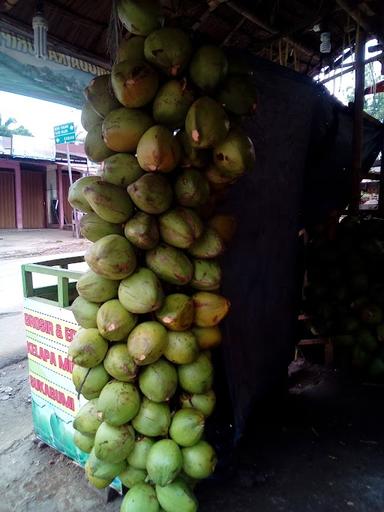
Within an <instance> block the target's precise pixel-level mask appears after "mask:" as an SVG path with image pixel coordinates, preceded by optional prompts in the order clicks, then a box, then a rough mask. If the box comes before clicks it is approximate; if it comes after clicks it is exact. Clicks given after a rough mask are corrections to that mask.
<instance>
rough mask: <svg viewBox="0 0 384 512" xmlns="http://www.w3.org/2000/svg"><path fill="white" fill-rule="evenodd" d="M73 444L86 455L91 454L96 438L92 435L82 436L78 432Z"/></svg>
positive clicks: (75, 433)
mask: <svg viewBox="0 0 384 512" xmlns="http://www.w3.org/2000/svg"><path fill="white" fill-rule="evenodd" d="M73 442H74V443H75V446H77V448H78V449H79V450H81V451H82V452H85V453H89V452H90V451H91V450H92V448H93V444H94V442H95V436H94V435H92V434H82V433H81V432H79V431H77V430H76V431H75V432H74V434H73Z"/></svg>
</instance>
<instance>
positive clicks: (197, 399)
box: [180, 389, 216, 418]
mask: <svg viewBox="0 0 384 512" xmlns="http://www.w3.org/2000/svg"><path fill="white" fill-rule="evenodd" d="M180 403H181V406H182V407H183V408H194V409H197V410H198V411H200V412H202V413H203V414H204V416H205V417H206V418H208V416H210V415H211V414H212V413H213V411H214V409H215V406H216V395H215V392H214V391H213V390H212V389H210V390H209V391H207V392H206V393H192V394H188V393H183V394H182V395H181V396H180Z"/></svg>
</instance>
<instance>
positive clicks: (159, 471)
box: [69, 0, 256, 512]
mask: <svg viewBox="0 0 384 512" xmlns="http://www.w3.org/2000/svg"><path fill="white" fill-rule="evenodd" d="M118 14H119V18H120V20H121V22H122V24H123V25H124V27H125V28H126V29H127V30H128V33H127V34H126V35H125V37H124V39H123V40H122V42H121V44H120V47H119V50H118V54H117V58H116V62H115V64H114V66H113V68H112V71H111V74H110V75H104V76H102V77H97V78H95V79H93V80H92V81H91V83H90V84H89V85H88V87H87V88H86V90H85V97H86V100H87V101H86V103H85V105H84V108H83V111H82V124H83V126H84V128H85V130H86V131H87V132H88V133H87V137H86V141H85V151H86V153H87V155H88V157H89V158H90V159H91V160H93V161H94V162H100V163H101V162H102V171H101V173H100V175H98V176H87V177H83V178H81V179H79V180H78V181H76V182H75V183H74V184H73V185H72V187H71V188H70V192H69V202H70V204H71V205H72V206H73V208H77V209H79V210H81V211H82V212H83V213H84V215H83V216H82V218H81V223H80V224H81V233H82V235H83V236H84V237H85V238H87V239H88V240H91V241H92V242H93V244H92V245H91V246H90V248H89V249H88V250H87V252H86V255H85V259H86V262H87V263H88V265H89V271H88V272H86V273H85V274H84V275H83V276H82V277H81V278H80V279H79V281H78V283H77V291H78V294H79V296H78V298H77V299H76V300H75V301H74V302H73V304H72V311H73V313H74V316H75V318H76V320H77V322H78V323H79V324H80V326H81V327H82V328H81V329H80V330H79V332H78V334H77V335H76V337H75V339H74V340H73V342H72V343H71V347H70V349H69V356H70V357H71V359H72V360H73V362H74V363H75V366H74V370H73V375H72V377H73V382H74V385H75V387H76V389H77V390H78V391H79V392H81V394H82V395H83V396H84V397H85V398H86V399H87V400H88V402H87V403H86V404H85V405H84V406H83V407H82V408H81V409H80V410H79V411H78V413H77V416H76V418H75V420H74V428H75V431H76V434H75V443H76V445H77V447H78V448H79V449H81V450H82V451H84V452H87V453H89V458H88V460H87V462H86V464H85V473H86V476H87V478H88V480H89V482H90V483H91V484H93V485H94V486H96V487H97V488H103V487H106V486H108V485H110V483H111V482H112V481H113V480H114V478H116V477H118V478H120V480H121V482H122V483H123V484H124V485H125V486H126V487H128V488H129V491H128V492H127V494H126V495H125V497H124V500H123V503H122V506H121V512H142V511H144V510H145V511H146V512H159V511H160V510H164V511H166V512H194V511H196V510H197V508H198V504H197V501H196V498H195V496H194V494H193V488H194V486H195V485H196V483H198V482H199V481H200V480H201V479H203V478H207V477H209V476H210V475H211V474H212V473H213V471H214V469H215V465H216V454H215V450H214V448H213V447H212V446H211V444H209V443H208V442H207V441H206V440H205V438H204V427H205V422H206V421H207V419H208V418H209V416H210V415H211V414H212V412H213V410H214V407H215V402H216V396H215V392H214V390H213V389H212V386H213V378H214V368H213V365H212V361H211V352H210V351H211V349H213V348H215V347H217V346H218V345H219V344H220V343H221V339H222V336H221V332H220V328H219V324H220V322H221V321H222V320H223V319H224V317H225V316H226V315H227V313H228V311H229V307H230V303H229V300H228V299H227V298H225V297H223V296H222V295H221V294H220V285H221V278H222V271H221V266H220V255H221V254H222V253H223V251H224V250H225V249H226V248H227V246H228V244H229V242H230V240H231V238H232V236H233V234H234V232H235V229H236V222H235V219H234V217H233V216H232V215H230V214H229V213H224V214H223V213H221V214H215V209H216V206H217V204H218V202H219V201H220V200H221V198H222V197H223V195H224V194H225V193H227V191H228V189H229V186H230V185H231V184H233V183H234V182H235V181H236V180H237V179H238V178H239V177H241V176H242V175H243V174H244V173H245V172H246V171H247V170H252V168H253V166H254V161H255V155H254V148H253V144H252V142H251V140H250V139H249V137H248V136H247V135H246V133H244V131H242V129H241V127H240V125H241V116H243V115H249V114H252V113H253V112H254V110H255V105H256V93H255V89H254V87H253V84H252V82H251V80H250V77H249V76H247V75H242V76H240V75H236V74H233V73H231V64H230V62H229V61H228V58H227V56H226V54H225V52H224V51H223V50H222V49H221V48H218V47H216V46H211V45H206V46H201V47H199V48H193V46H192V43H191V38H190V37H189V35H188V34H187V33H185V32H183V31H182V30H180V29H178V28H175V27H163V17H162V13H161V10H160V7H159V5H158V4H157V3H156V2H153V1H149V0H146V1H133V0H121V1H119V2H118Z"/></svg>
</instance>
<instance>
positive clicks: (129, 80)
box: [111, 60, 159, 108]
mask: <svg viewBox="0 0 384 512" xmlns="http://www.w3.org/2000/svg"><path fill="white" fill-rule="evenodd" d="M111 82H112V88H113V92H114V93H115V96H116V98H117V99H118V100H119V101H120V103H121V104H122V105H124V106H125V107H129V108H139V107H143V106H144V105H146V104H147V103H149V102H150V101H152V99H153V98H154V97H155V94H156V92H157V89H158V87H159V75H158V74H157V72H156V71H155V70H154V69H153V68H152V67H151V66H150V65H149V64H147V63H146V62H144V61H143V60H137V61H132V60H124V61H122V62H119V63H117V64H115V65H114V66H113V67H112V74H111Z"/></svg>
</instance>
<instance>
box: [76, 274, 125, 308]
mask: <svg viewBox="0 0 384 512" xmlns="http://www.w3.org/2000/svg"><path fill="white" fill-rule="evenodd" d="M118 288H119V283H118V281H112V279H107V278H105V277H102V276H99V275H98V274H96V273H95V272H92V270H89V271H88V272H86V273H85V274H83V275H82V276H81V277H80V278H79V280H78V281H77V283H76V290H77V292H78V294H79V295H80V297H82V298H83V299H86V300H88V301H89V302H97V303H100V302H104V301H106V300H109V299H113V298H114V297H116V296H117V290H118Z"/></svg>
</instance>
